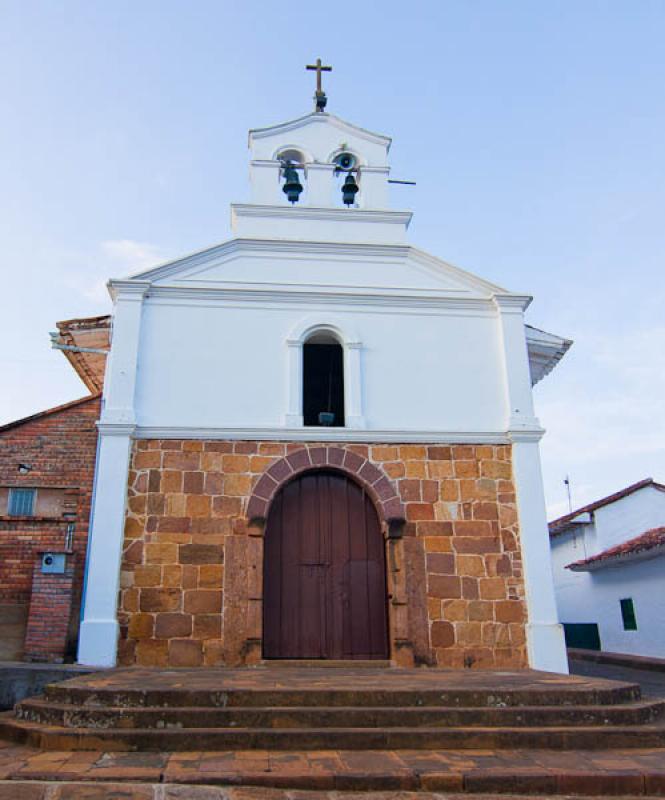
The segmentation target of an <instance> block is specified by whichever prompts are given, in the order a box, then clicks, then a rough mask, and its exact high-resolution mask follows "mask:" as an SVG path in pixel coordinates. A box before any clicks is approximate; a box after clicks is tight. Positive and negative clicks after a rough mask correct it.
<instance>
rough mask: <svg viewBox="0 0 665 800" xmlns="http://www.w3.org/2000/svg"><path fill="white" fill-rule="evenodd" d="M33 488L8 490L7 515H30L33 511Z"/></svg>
mask: <svg viewBox="0 0 665 800" xmlns="http://www.w3.org/2000/svg"><path fill="white" fill-rule="evenodd" d="M36 495H37V491H36V490H35V489H10V490H9V515H10V516H12V517H31V516H33V514H34V513H35V511H34V509H35V497H36Z"/></svg>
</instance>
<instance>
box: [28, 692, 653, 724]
mask: <svg viewBox="0 0 665 800" xmlns="http://www.w3.org/2000/svg"><path fill="white" fill-rule="evenodd" d="M663 717H665V701H648V700H643V701H638V702H633V703H626V704H622V705H613V706H580V705H577V706H519V707H515V706H508V707H498V708H496V707H491V708H487V707H475V708H474V707H471V708H459V707H457V708H450V707H440V706H421V707H415V706H410V707H379V706H376V707H367V706H366V707H344V706H329V707H326V706H319V707H314V706H290V707H278V708H262V707H244V708H243V707H238V706H231V707H227V708H203V707H196V706H195V707H186V706H184V707H182V706H181V707H177V708H173V707H172V708H169V707H162V708H155V707H148V708H147V707H134V708H126V707H113V706H91V705H89V706H76V705H71V704H68V703H54V702H49V701H45V700H43V699H40V698H34V699H30V700H25V701H23V702H22V703H20V704H18V705H17V707H16V718H17V719H19V720H22V721H25V722H32V723H40V724H43V725H56V726H61V727H65V728H80V727H83V728H95V729H109V728H122V729H125V728H150V729H164V728H170V729H173V728H180V729H185V728H282V729H283V728H325V727H330V728H341V727H344V728H404V727H406V728H412V727H437V728H440V727H460V726H461V727H470V726H471V727H475V726H482V727H502V726H509V727H551V726H561V725H576V726H589V725H599V726H606V725H615V726H616V725H645V724H649V723H652V722H655V721H657V720H660V719H662V718H663Z"/></svg>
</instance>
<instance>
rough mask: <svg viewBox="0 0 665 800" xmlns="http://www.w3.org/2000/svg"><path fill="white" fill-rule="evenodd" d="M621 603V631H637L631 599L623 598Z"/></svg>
mask: <svg viewBox="0 0 665 800" xmlns="http://www.w3.org/2000/svg"><path fill="white" fill-rule="evenodd" d="M619 602H620V603H621V619H622V620H623V629H624V630H625V631H636V630H637V619H636V618H635V606H634V605H633V598H632V597H624V599H623V600H620V601H619Z"/></svg>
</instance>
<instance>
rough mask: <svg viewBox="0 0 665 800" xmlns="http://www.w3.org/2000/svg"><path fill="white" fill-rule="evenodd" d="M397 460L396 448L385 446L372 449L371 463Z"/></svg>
mask: <svg viewBox="0 0 665 800" xmlns="http://www.w3.org/2000/svg"><path fill="white" fill-rule="evenodd" d="M398 458H399V449H398V448H397V447H389V446H385V445H375V446H373V447H372V460H373V461H396V460H397V459H398ZM384 466H385V465H384Z"/></svg>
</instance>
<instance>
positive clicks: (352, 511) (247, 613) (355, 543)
mask: <svg viewBox="0 0 665 800" xmlns="http://www.w3.org/2000/svg"><path fill="white" fill-rule="evenodd" d="M435 134H436V132H435ZM439 140H440V137H439V136H438V134H437V135H434V134H433V137H432V142H431V147H432V152H433V153H435V151H436V146H437V144H436V143H437V142H438V141H439ZM389 146H390V139H388V138H387V137H385V136H382V135H380V134H376V133H372V132H370V131H367V130H365V129H362V128H359V127H357V126H355V125H351V124H350V123H348V122H345V121H344V120H341V119H339V118H338V117H336V116H334V115H331V114H328V113H325V112H323V111H320V110H317V111H315V112H314V113H312V114H309V115H307V116H305V117H302V118H300V119H297V120H292V121H289V122H285V123H282V124H279V125H275V126H272V127H270V128H263V129H257V130H254V131H251V132H250V137H249V147H250V151H251V155H250V191H251V202H249V203H236V204H233V205H232V208H231V212H232V213H231V219H232V227H233V238H231V239H229V240H228V241H225V242H223V243H222V244H220V245H216V246H214V247H211V248H209V249H207V250H203V251H201V252H199V253H194V254H193V255H190V256H187V257H185V258H182V259H179V260H176V261H173V262H170V263H167V264H163V265H161V266H159V267H156V268H154V269H151V270H147V271H143V272H141V273H139V274H137V275H133V276H131V277H129V278H124V279H120V280H115V279H114V280H111V281H110V284H109V285H110V288H111V294H112V297H113V300H114V315H113V316H114V324H113V341H112V346H111V353H110V358H109V366H108V370H107V375H106V383H105V390H104V407H103V413H102V417H101V420H100V425H99V431H100V444H99V457H98V467H97V470H98V472H97V491H96V495H95V508H94V512H93V528H92V531H91V542H90V557H89V568H88V591H87V593H86V601H85V610H84V618H83V623H82V628H81V637H80V646H79V660H80V661H81V662H82V663H84V664H90V665H102V666H106V665H113V664H116V663H118V661H119V662H120V663H122V664H140V665H162V666H166V665H172V666H185V665H212V664H250V663H256V662H257V661H259V660H260V659H303V658H304V659H311V658H315V659H339V658H342V659H384V660H385V659H389V660H391V661H392V662H393V663H396V664H401V665H409V664H414V663H425V664H431V665H434V666H441V667H459V666H468V667H486V666H494V667H508V666H510V667H523V666H527V665H531V666H533V667H536V668H541V669H549V670H554V671H561V672H565V671H566V670H567V666H566V657H565V648H564V640H563V634H562V630H561V626H560V625H559V624H558V621H557V613H556V605H555V601H554V592H553V585H552V573H551V567H550V561H549V547H548V535H547V523H546V518H545V507H544V497H543V488H542V481H541V476H540V457H539V451H538V443H539V439H540V437H541V436H542V434H543V430H542V429H541V427H540V424H539V422H538V420H537V418H536V416H535V412H534V407H533V397H532V385H533V384H534V383H536V382H537V381H538V380H540V379H541V378H542V377H544V376H545V375H546V374H547V373H548V372H549V371H550V370H551V369H552V368H553V367H554V366H555V365H556V363H557V362H558V361H559V359H560V358H561V357H562V356H563V354H564V353H565V351H566V349H567V347H568V346H569V344H570V343H569V342H568V341H567V340H565V339H562V338H561V337H558V336H555V335H553V334H548V333H545V332H543V331H539V330H537V329H535V328H532V327H529V326H526V325H525V322H524V311H525V309H526V307H527V306H528V304H529V302H530V298H529V297H528V296H525V295H523V294H516V293H513V292H509V291H507V290H505V289H502V288H501V287H499V286H496V285H494V284H491V283H489V282H487V281H485V280H483V279H482V278H479V277H477V276H475V275H471V274H470V273H468V272H465V271H463V270H461V269H459V268H457V267H454V266H452V265H451V264H448V263H446V262H445V261H442V260H441V259H439V258H436V257H435V256H432V255H430V254H428V253H424V252H423V251H421V250H418V249H417V248H415V247H413V246H412V245H410V244H409V243H408V242H407V239H406V231H407V227H408V225H409V222H410V219H411V214H410V212H407V211H395V210H391V209H390V207H389V202H388V175H389V166H388V150H389Z"/></svg>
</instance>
